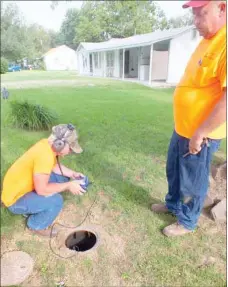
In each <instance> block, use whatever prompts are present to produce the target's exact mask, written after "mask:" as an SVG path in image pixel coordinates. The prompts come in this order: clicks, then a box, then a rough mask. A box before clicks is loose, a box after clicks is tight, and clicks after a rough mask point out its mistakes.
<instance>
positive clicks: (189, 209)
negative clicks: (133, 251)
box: [165, 131, 221, 230]
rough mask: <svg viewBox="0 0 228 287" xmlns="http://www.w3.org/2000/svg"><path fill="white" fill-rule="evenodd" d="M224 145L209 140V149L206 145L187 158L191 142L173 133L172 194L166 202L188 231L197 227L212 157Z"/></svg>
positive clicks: (168, 169) (169, 165) (169, 170)
mask: <svg viewBox="0 0 228 287" xmlns="http://www.w3.org/2000/svg"><path fill="white" fill-rule="evenodd" d="M220 142H221V141H220V140H211V139H209V146H207V145H204V146H203V147H202V149H201V151H200V152H199V153H198V154H196V155H192V154H189V155H187V156H186V157H184V156H183V155H185V154H186V153H187V152H188V150H189V139H187V138H184V137H182V136H180V135H178V134H177V133H176V132H175V131H174V132H173V135H172V138H171V141H170V146H169V150H168V158H167V165H166V175H167V181H168V194H167V195H166V198H165V200H166V206H167V208H168V209H169V211H171V212H172V213H173V214H175V215H176V216H177V219H178V223H180V224H181V225H183V226H184V227H185V228H187V229H190V230H193V229H195V228H196V225H197V221H198V218H199V216H200V213H201V211H202V208H203V205H204V201H205V198H206V195H207V191H208V186H209V172H210V163H211V159H212V155H213V153H214V152H216V151H217V150H218V148H219V145H220Z"/></svg>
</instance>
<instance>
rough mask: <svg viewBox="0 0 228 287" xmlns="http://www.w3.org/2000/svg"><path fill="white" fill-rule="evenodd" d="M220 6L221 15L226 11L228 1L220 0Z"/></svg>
mask: <svg viewBox="0 0 228 287" xmlns="http://www.w3.org/2000/svg"><path fill="white" fill-rule="evenodd" d="M218 6H219V10H220V14H221V15H222V14H223V13H226V2H225V1H220V3H219V5H218Z"/></svg>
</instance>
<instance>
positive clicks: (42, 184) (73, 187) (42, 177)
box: [33, 174, 84, 196]
mask: <svg viewBox="0 0 228 287" xmlns="http://www.w3.org/2000/svg"><path fill="white" fill-rule="evenodd" d="M49 177H50V175H49V174H34V176H33V182H34V188H35V191H36V192H37V194H39V195H43V196H47V195H53V194H55V193H60V192H63V191H66V190H69V191H70V192H71V193H73V194H77V195H82V194H83V193H84V190H83V188H82V187H81V186H80V185H79V184H78V183H76V182H73V181H69V182H64V183H49V182H48V181H49Z"/></svg>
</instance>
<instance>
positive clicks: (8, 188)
mask: <svg viewBox="0 0 228 287" xmlns="http://www.w3.org/2000/svg"><path fill="white" fill-rule="evenodd" d="M55 164H56V156H55V154H54V152H53V151H52V149H51V146H50V145H49V143H48V140H47V139H42V140H40V141H39V142H38V143H36V144H35V145H33V146H32V147H31V148H30V149H29V150H28V151H27V152H26V153H24V154H23V155H22V156H21V157H20V158H19V159H17V160H16V161H15V163H14V164H13V165H12V166H11V167H10V168H9V170H8V171H7V173H6V175H5V178H4V181H3V190H2V202H3V203H4V204H5V206H7V207H8V206H11V205H12V204H14V203H15V202H16V201H17V200H18V199H19V198H20V197H22V196H23V195H25V194H26V193H28V192H30V191H32V190H34V184H33V175H34V174H36V173H45V174H51V171H52V170H53V168H54V166H55Z"/></svg>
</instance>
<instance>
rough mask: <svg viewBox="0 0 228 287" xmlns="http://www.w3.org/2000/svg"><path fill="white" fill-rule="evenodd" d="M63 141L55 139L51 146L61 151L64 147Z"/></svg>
mask: <svg viewBox="0 0 228 287" xmlns="http://www.w3.org/2000/svg"><path fill="white" fill-rule="evenodd" d="M64 146H65V142H64V141H63V140H59V139H57V140H55V141H54V142H53V148H54V150H55V151H56V152H61V151H62V150H63V149H64Z"/></svg>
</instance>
